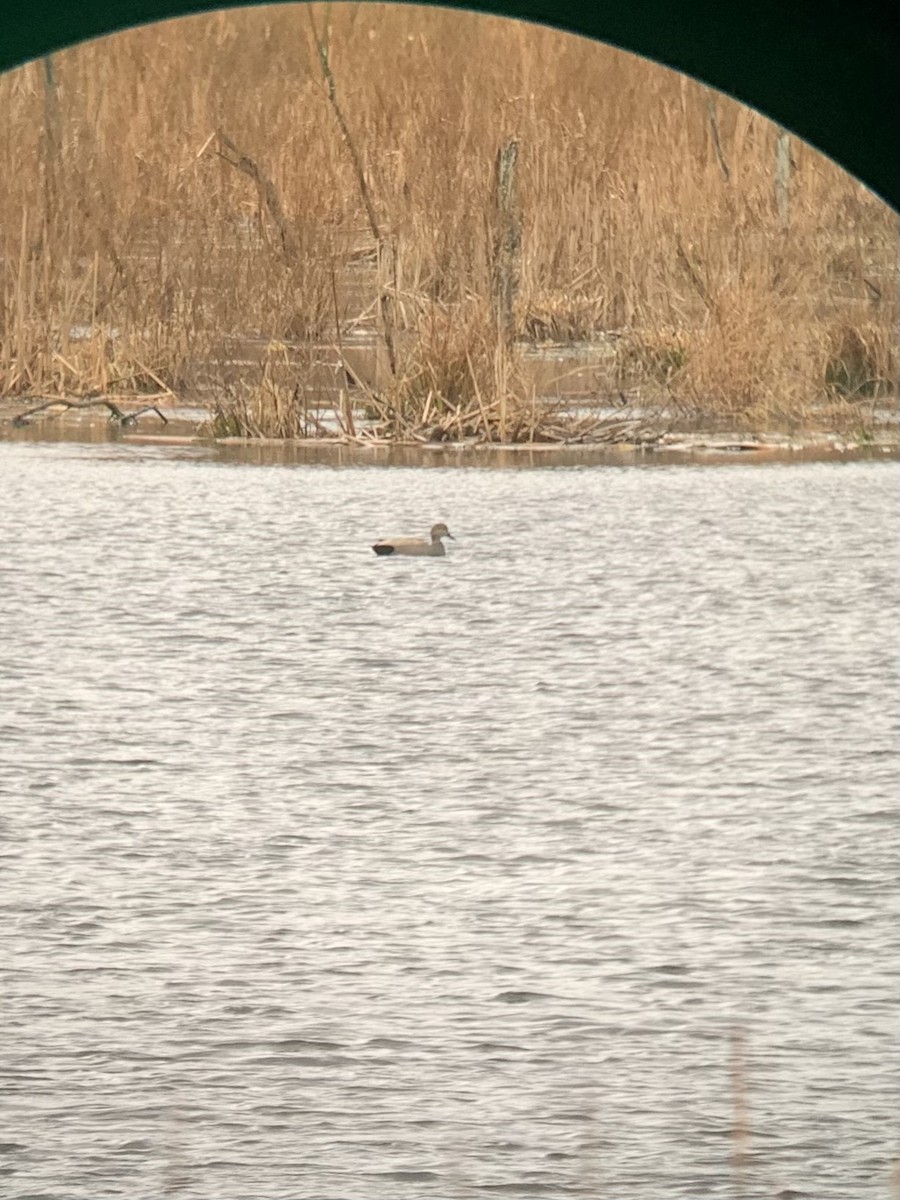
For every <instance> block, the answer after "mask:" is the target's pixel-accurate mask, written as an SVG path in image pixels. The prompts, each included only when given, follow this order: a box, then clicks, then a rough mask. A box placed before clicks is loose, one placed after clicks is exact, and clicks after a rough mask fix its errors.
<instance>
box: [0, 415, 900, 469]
mask: <svg viewBox="0 0 900 1200" xmlns="http://www.w3.org/2000/svg"><path fill="white" fill-rule="evenodd" d="M170 428H171V432H160V433H157V432H154V431H151V430H140V429H134V428H133V429H120V428H116V427H115V426H112V425H110V424H109V423H108V422H107V421H106V420H102V419H101V420H97V419H96V418H93V419H85V416H84V414H79V415H78V417H77V418H69V419H68V420H66V419H59V418H57V419H55V420H53V421H42V422H40V423H37V422H35V423H34V424H29V425H27V426H25V427H22V428H16V427H14V426H13V425H12V424H11V422H9V421H0V441H3V442H8V443H10V444H12V443H25V444H39V443H43V444H47V443H51V444H56V443H58V444H67V445H86V446H101V445H108V446H117V445H118V446H123V447H124V446H129V447H138V446H146V447H156V448H158V449H165V448H167V447H168V448H171V449H173V450H178V449H183V450H192V451H198V450H199V451H206V452H207V454H208V456H209V457H211V458H215V459H218V460H221V461H226V462H238V461H240V462H247V463H257V464H259V465H267V464H272V465H279V464H282V465H287V464H311V465H322V466H335V467H338V466H381V467H391V466H397V467H424V468H428V467H445V468H446V467H478V468H491V467H495V468H498V467H519V468H527V467H552V466H561V467H575V466H582V467H588V466H671V465H675V464H679V463H680V464H684V465H696V464H698V463H707V464H711V463H721V464H726V463H736V462H741V463H757V464H761V463H781V464H791V463H801V462H804V463H808V462H855V461H884V460H888V459H893V460H895V461H900V440H898V437H897V434H896V432H895V431H894V430H885V431H883V434H882V436H881V437H879V438H875V439H872V440H866V441H854V440H852V439H849V438H842V437H840V436H839V435H837V434H834V433H830V434H828V433H822V434H808V435H806V436H805V437H788V436H787V435H783V434H767V435H765V436H764V437H748V436H746V435H738V434H735V435H733V436H730V437H729V436H724V435H722V434H711V433H709V432H706V433H700V432H698V433H696V434H691V435H668V436H667V437H665V438H661V439H660V440H658V441H656V442H654V443H652V444H640V443H635V442H617V443H602V442H601V443H587V442H584V443H576V442H571V443H563V442H519V443H497V442H482V441H474V440H472V441H464V442H418V441H404V442H399V441H398V442H384V441H373V440H369V439H365V438H355V439H351V438H348V437H335V438H296V439H284V440H282V439H277V438H241V437H225V438H214V437H211V436H208V435H206V434H203V433H201V432H199V431H198V429H197V424H196V422H191V421H185V420H178V419H171V420H170Z"/></svg>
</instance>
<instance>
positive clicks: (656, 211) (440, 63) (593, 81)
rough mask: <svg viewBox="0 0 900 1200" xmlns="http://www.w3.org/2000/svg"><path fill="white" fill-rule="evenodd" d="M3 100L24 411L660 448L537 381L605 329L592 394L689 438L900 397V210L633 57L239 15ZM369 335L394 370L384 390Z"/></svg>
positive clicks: (859, 420)
mask: <svg viewBox="0 0 900 1200" xmlns="http://www.w3.org/2000/svg"><path fill="white" fill-rule="evenodd" d="M0 106H2V108H3V111H4V113H5V114H6V118H7V119H6V120H5V121H4V123H3V127H2V130H0V162H2V171H3V178H4V187H3V189H2V192H0V261H2V267H3V281H2V288H0V338H2V340H0V394H2V395H5V396H7V397H22V398H35V397H49V396H54V395H60V396H68V397H86V396H95V395H107V394H109V395H114V396H115V395H120V396H121V395H128V394H132V395H153V396H154V397H159V396H169V397H171V396H177V397H178V398H181V399H192V400H196V399H197V398H200V399H201V400H206V401H210V402H212V403H213V404H214V407H215V410H216V413H217V420H218V424H219V428H220V429H221V430H222V431H226V430H227V431H231V432H241V433H246V434H251V435H253V434H266V435H273V434H274V435H276V436H306V435H310V436H322V435H326V434H329V435H338V436H344V437H351V436H359V434H360V430H359V429H358V428H357V425H356V423H355V420H356V419H355V416H354V412H356V414H357V415H358V414H360V412H361V410H365V413H367V414H368V416H369V418H370V419H371V422H372V424H371V425H369V424H367V423H366V422H365V421H363V422H362V427H363V428H364V429H366V430H367V431H368V436H374V437H384V438H398V437H416V436H418V437H431V436H435V437H441V438H443V437H457V436H472V437H481V438H489V439H492V440H529V439H537V438H542V437H597V436H618V434H617V433H616V432H615V429H616V428H617V429H618V430H619V432H621V434H622V436H626V435H627V436H634V435H635V431H636V424H635V422H634V421H631V422H628V421H625V422H624V423H623V421H621V420H620V421H619V422H618V426H615V427H614V425H612V424H610V423H609V422H606V423H604V422H598V421H594V423H593V425H591V423H590V421H589V419H588V418H586V417H585V416H584V415H583V414H582V416H581V417H578V418H575V417H572V416H571V415H567V414H565V413H563V412H561V411H558V408H557V406H555V405H547V404H544V403H542V401H541V398H540V397H539V396H535V394H534V389H533V387H532V386H531V385H530V384H529V380H528V377H527V373H526V372H525V371H524V369H523V360H522V354H521V347H522V344H523V342H528V341H531V342H537V341H541V340H544V339H557V340H564V341H565V340H569V341H574V340H581V339H588V340H589V339H592V338H597V337H598V336H599V335H601V334H604V333H609V332H610V331H613V332H614V333H615V338H614V343H613V344H614V346H615V357H614V360H613V362H612V364H611V368H610V370H609V371H608V372H607V377H605V379H604V382H603V385H602V387H600V388H599V391H598V398H599V399H603V392H604V389H606V390H607V391H608V392H609V393H610V394H617V393H618V390H619V389H624V390H625V391H626V392H627V393H628V395H629V396H639V397H640V398H641V399H642V400H644V401H649V402H650V403H651V404H658V405H661V406H663V407H664V409H665V411H666V412H667V413H668V414H669V418H670V419H672V418H673V417H674V418H677V419H678V420H679V421H682V422H685V421H687V422H690V421H696V422H701V423H704V424H706V425H707V426H709V425H715V424H716V423H721V424H723V425H728V426H729V427H732V428H745V429H765V428H775V427H777V428H788V429H797V428H803V427H816V426H818V427H821V426H822V425H823V424H824V425H826V426H827V427H837V426H840V425H844V426H849V427H853V428H859V429H861V430H862V429H867V428H871V427H872V425H873V423H874V422H875V421H876V420H877V410H878V408H879V405H880V402H881V400H882V399H883V398H884V397H885V396H893V395H895V394H896V389H897V373H898V364H897V358H898V356H897V321H898V307H897V259H898V230H897V219H896V215H895V214H893V213H892V212H891V211H890V210H889V209H888V208H887V207H886V206H885V205H883V204H882V203H880V202H879V201H878V200H877V198H875V197H874V196H872V195H871V194H870V193H868V192H867V191H866V190H865V189H864V188H863V187H862V186H861V185H859V184H858V183H856V182H854V181H853V180H852V179H850V178H849V177H848V176H847V175H846V174H844V173H843V172H842V171H840V170H839V169H838V168H837V167H836V166H835V165H834V164H833V163H831V162H829V161H828V160H827V159H825V158H824V157H822V156H821V155H819V154H817V153H815V152H814V151H813V150H811V149H810V148H809V147H807V146H805V145H803V144H802V143H800V142H799V141H797V140H796V139H791V138H788V137H787V135H786V134H785V133H784V131H782V130H779V129H778V128H776V127H775V126H774V125H772V124H771V123H770V122H768V121H767V120H765V119H763V118H762V117H760V116H759V115H758V114H755V113H753V112H751V111H750V110H748V109H746V108H743V107H742V106H740V105H738V104H737V103H735V102H733V101H731V100H729V99H727V98H724V97H721V96H714V95H713V94H712V93H710V92H709V91H708V90H707V89H705V88H704V87H702V86H701V85H699V84H697V83H695V82H692V81H690V80H687V79H684V78H681V77H679V76H676V75H674V74H673V73H671V72H669V71H666V70H663V69H662V68H659V67H656V66H654V65H652V64H650V63H647V62H645V61H642V60H640V59H636V58H634V57H633V56H630V55H628V54H626V53H623V52H621V51H618V50H614V49H612V48H610V47H606V46H602V45H596V44H593V43H591V42H587V41H584V40H580V39H578V38H574V37H571V36H569V35H564V34H562V33H558V32H555V31H552V30H549V29H544V28H540V27H536V26H529V25H525V24H517V23H511V22H507V21H504V20H501V19H498V18H491V17H486V16H480V15H475V14H471V13H464V12H451V11H447V10H440V9H433V8H416V7H411V6H383V7H382V6H375V5H362V6H344V5H337V6H334V7H333V8H331V7H329V6H324V5H322V6H315V8H309V7H307V6H301V5H296V6H294V5H285V6H277V7H271V8H254V9H246V10H231V11H228V12H218V13H214V14H209V15H204V16H197V17H192V18H188V19H186V20H184V21H180V22H177V23H171V22H170V23H167V24H163V25H158V26H153V27H149V28H144V29H137V30H132V31H130V32H128V33H124V34H120V35H117V36H115V37H112V38H109V39H105V40H103V41H100V42H95V43H91V44H88V45H84V46H79V47H76V48H74V49H71V50H68V51H66V52H64V53H61V54H58V55H55V56H54V57H53V59H52V60H45V61H42V62H37V63H32V64H30V65H28V66H26V67H23V68H22V69H20V70H18V71H15V72H11V73H10V74H8V75H6V76H4V77H3V78H2V79H0ZM509 145H515V148H516V150H515V155H514V158H515V162H514V167H515V181H514V184H515V187H514V193H510V195H509V196H508V197H507V202H506V205H505V208H504V207H503V205H500V206H499V207H498V192H497V163H498V159H497V155H498V151H501V150H502V148H503V147H504V146H509ZM510 197H512V198H510ZM504 213H505V214H506V215H505V216H504V215H503V214H504ZM503 221H505V222H507V225H506V226H504V227H501V224H502V222H503ZM498 248H499V249H498ZM502 254H505V255H507V257H508V258H509V256H510V255H513V258H514V261H513V259H512V258H510V261H509V262H508V263H507V267H506V268H505V269H506V277H505V281H504V282H503V284H502V287H503V289H505V291H504V295H505V296H506V297H507V300H506V301H505V303H506V311H504V312H501V311H500V310H499V309H498V304H497V296H498V287H499V286H500V285H498V255H502ZM360 330H365V331H368V332H369V334H370V335H371V336H372V337H377V338H378V339H379V341H380V344H381V345H382V347H383V348H384V350H385V354H384V365H383V369H381V370H380V371H379V372H378V373H377V374H376V373H372V374H370V375H369V376H368V377H367V378H363V379H361V378H358V377H357V378H354V375H353V371H352V368H350V366H349V364H348V363H347V362H346V352H345V351H346V345H347V341H348V339H349V338H350V337H351V334H352V333H354V332H358V331H360ZM285 347H288V350H286V349H285ZM323 362H326V363H330V373H329V370H328V369H325V368H324V367H323ZM359 374H360V372H357V375H359ZM579 422H580V424H579ZM611 431H612V432H611Z"/></svg>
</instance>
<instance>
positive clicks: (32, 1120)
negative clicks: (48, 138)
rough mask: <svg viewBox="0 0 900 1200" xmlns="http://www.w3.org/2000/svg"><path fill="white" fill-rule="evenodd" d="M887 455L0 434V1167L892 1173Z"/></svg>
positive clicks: (877, 1180)
mask: <svg viewBox="0 0 900 1200" xmlns="http://www.w3.org/2000/svg"><path fill="white" fill-rule="evenodd" d="M898 482H900V468H898V464H897V462H896V461H885V462H848V463H828V462H818V463H817V462H804V463H799V464H796V465H791V466H786V465H783V464H781V463H757V462H754V463H747V462H744V461H740V462H734V463H732V464H730V465H721V464H719V463H715V464H709V465H704V464H694V465H684V466H669V465H655V466H643V467H642V466H634V465H630V464H629V465H623V466H619V467H616V466H601V467H588V466H583V467H571V468H541V467H534V468H528V469H512V468H503V469H500V468H497V469H461V468H442V467H438V466H435V467H432V468H430V469H428V470H421V469H419V470H416V469H407V468H403V467H395V468H381V467H365V466H350V467H344V468H334V467H329V466H326V465H304V464H300V465H281V466H278V465H255V464H253V463H251V462H249V461H243V460H242V458H241V456H240V454H235V453H232V454H231V455H229V456H227V457H225V456H218V455H217V454H216V453H215V452H213V451H210V450H207V449H203V448H198V447H182V448H176V449H173V448H171V447H166V446H153V445H129V444H125V443H124V442H122V443H110V444H107V445H102V444H98V445H90V446H87V445H77V444H66V443H56V444H52V445H51V444H45V443H41V442H35V443H11V442H7V443H2V442H0V484H2V514H3V527H2V543H0V544H2V553H0V621H2V637H0V832H2V841H0V905H2V922H0V997H2V998H0V1016H2V1020H0V1130H2V1132H0V1173H2V1175H3V1181H2V1187H0V1190H3V1191H4V1195H8V1196H11V1197H19V1198H22V1200H24V1198H25V1197H31V1198H37V1197H42V1198H45V1200H47V1198H50V1197H52V1198H54V1200H56V1198H60V1200H62V1198H65V1200H79V1198H82V1197H83V1198H91V1200H94V1198H96V1197H99V1196H102V1197H113V1196H123V1197H128V1198H129V1200H138V1198H147V1200H155V1198H158V1197H162V1196H173V1197H174V1196H177V1197H202V1198H216V1200H219V1198H222V1200H225V1198H228V1200H231V1198H235V1200H236V1198H238V1197H241V1198H243V1197H246V1198H251V1197H252V1198H254V1200H256V1198H259V1200H276V1198H278V1200H281V1198H283V1200H290V1198H292V1197H303V1198H310V1200H312V1198H315V1200H431V1198H435V1200H437V1198H440V1200H466V1198H471V1197H486V1196H494V1195H496V1196H504V1195H506V1196H511V1197H525V1196H538V1197H585V1198H588V1197H590V1198H592V1200H606V1198H615V1200H619V1198H622V1197H630V1196H634V1197H641V1198H644V1197H654V1196H665V1197H667V1198H671V1197H686V1198H691V1200H693V1198H695V1197H701V1196H710V1197H720V1196H721V1197H735V1198H737V1197H741V1198H744V1200H748V1198H756V1197H760V1198H763V1197H765V1198H768V1200H771V1198H775V1197H780V1198H783V1200H788V1198H790V1197H799V1196H809V1197H815V1200H829V1198H834V1200H849V1198H850V1197H872V1198H873V1200H874V1198H875V1197H878V1198H881V1197H884V1196H886V1195H888V1194H889V1193H890V1189H891V1177H892V1171H896V1167H895V1162H896V1137H897V1132H898V1121H897V1109H896V1100H897V1095H898V1084H900V1069H898V1056H897V1040H898V1039H897V1031H898V1022H897V1016H898V990H900V989H898V970H897V968H898V961H900V959H898V949H900V936H898V930H900V925H898V870H897V867H898V849H900V837H898V802H897V793H898V788H897V784H898V778H897V775H898V772H897V750H898V736H897V734H898V703H897V701H898V689H897V677H898V676H897V668H898V661H897V637H896V634H897V621H896V604H897V584H898V511H900V510H898V504H897V499H898ZM435 521H446V522H447V523H448V524H449V526H450V529H451V530H452V532H453V533H454V535H455V537H456V539H457V540H456V541H455V542H452V543H450V551H449V554H448V556H447V557H446V558H443V559H441V558H435V559H403V560H396V559H380V558H376V556H375V555H374V554H372V552H371V549H370V546H371V543H372V542H373V541H374V540H375V539H376V538H378V537H383V536H386V535H391V534H416V533H425V532H426V531H427V529H428V528H429V527H430V525H431V524H432V523H433V522H435Z"/></svg>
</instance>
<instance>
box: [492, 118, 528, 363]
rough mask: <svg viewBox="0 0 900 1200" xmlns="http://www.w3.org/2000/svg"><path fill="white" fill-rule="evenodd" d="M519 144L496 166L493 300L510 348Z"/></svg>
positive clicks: (505, 149) (518, 231) (518, 244)
mask: <svg viewBox="0 0 900 1200" xmlns="http://www.w3.org/2000/svg"><path fill="white" fill-rule="evenodd" d="M518 157H519V143H518V142H517V141H515V139H513V138H511V139H510V140H509V141H506V142H504V143H503V145H502V146H501V147H500V149H499V150H498V151H497V158H496V162H495V165H494V215H495V222H496V224H495V232H494V264H493V265H494V271H493V280H492V287H493V301H494V313H495V315H496V320H497V329H498V331H499V332H500V334H501V335H502V337H503V340H504V341H505V342H506V344H507V345H510V344H511V343H512V340H513V337H514V336H515V325H516V322H515V308H514V306H515V299H516V292H517V291H518V287H519V256H520V252H521V248H522V220H521V215H520V213H519V206H518V201H517V197H516V162H517V161H518Z"/></svg>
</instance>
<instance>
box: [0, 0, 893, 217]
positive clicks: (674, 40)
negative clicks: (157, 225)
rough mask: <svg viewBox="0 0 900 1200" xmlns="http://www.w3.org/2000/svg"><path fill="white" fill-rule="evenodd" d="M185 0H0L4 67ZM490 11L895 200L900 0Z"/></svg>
mask: <svg viewBox="0 0 900 1200" xmlns="http://www.w3.org/2000/svg"><path fill="white" fill-rule="evenodd" d="M204 7H213V8H215V7H230V6H229V5H226V4H222V5H217V4H213V5H203V4H195V5H193V6H192V5H190V4H188V3H186V2H185V0H87V2H85V0H81V2H79V0H31V2H29V3H21V0H19V2H17V0H0V11H2V13H3V17H4V22H3V25H4V32H5V38H4V40H3V46H2V52H0V69H5V68H6V67H9V66H14V65H16V64H18V63H21V62H24V61H26V60H27V59H30V58H34V57H36V56H38V55H40V54H43V53H46V52H47V51H48V50H53V49H58V48H59V47H61V46H65V45H69V44H71V43H73V42H77V41H83V40H85V39H87V38H92V37H96V36H97V35H98V34H102V33H107V32H109V31H111V30H113V29H120V28H124V27H126V26H128V25H138V24H143V23H146V22H150V21H158V20H160V19H162V18H164V17H171V16H176V15H183V14H186V13H189V12H197V11H201V10H202V9H203V8H204ZM458 7H466V8H480V9H482V10H483V11H487V12H498V13H503V14H504V15H507V16H514V17H524V18H526V19H531V20H535V21H542V22H545V23H547V24H551V25H557V26H559V27H560V28H563V29H570V30H574V31H576V32H579V33H584V34H587V35H588V36H591V37H595V38H598V39H599V40H601V41H605V42H611V43H613V44H614V45H616V46H622V47H624V48H625V49H628V50H633V51H635V52H636V53H638V54H643V55H645V56H646V57H647V58H652V59H655V60H656V61H658V62H661V63H665V64H666V65H667V66H670V67H675V68H677V69H678V70H681V71H686V72H687V73H688V74H690V75H693V76H695V77H696V78H698V79H702V80H704V81H705V82H706V83H709V84H712V86H713V87H716V88H719V89H720V90H722V91H724V92H729V93H730V94H731V95H733V96H736V97H737V98H738V99H739V100H743V101H744V102H745V103H747V104H750V105H752V106H753V107H754V108H758V109H760V110H761V111H763V112H764V113H766V114H767V115H768V116H770V117H772V118H773V119H774V120H776V121H779V122H780V123H781V124H783V125H784V126H786V127H787V128H788V129H790V130H791V131H792V132H794V133H797V134H799V135H800V136H801V137H803V138H805V139H806V140H807V141H809V142H811V143H812V144H813V145H814V146H817V147H818V148H819V149H820V150H824V151H825V153H826V154H829V155H831V157H832V158H834V159H836V160H837V161H838V162H839V163H841V165H842V166H844V167H845V168H846V169H847V170H848V171H850V172H851V173H852V174H854V175H856V176H857V177H858V178H859V179H861V180H862V181H863V182H864V183H866V184H868V186H869V187H870V188H872V189H873V190H874V191H875V192H877V193H878V194H879V195H880V196H882V197H883V198H884V199H885V200H887V201H888V202H889V203H890V204H891V205H893V207H894V208H895V209H898V208H900V84H898V80H900V71H898V56H900V32H898V31H900V19H898V18H900V0H890V2H889V3H886V2H884V0H756V2H755V3H754V0H745V2H743V3H742V2H740V0H595V3H581V2H577V0H576V2H573V3H566V2H565V0H556V2H555V3H554V2H553V0H505V2H504V3H497V2H496V0H495V3H494V4H492V5H484V4H478V3H471V4H467V5H465V6H462V5H459V6H458Z"/></svg>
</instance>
